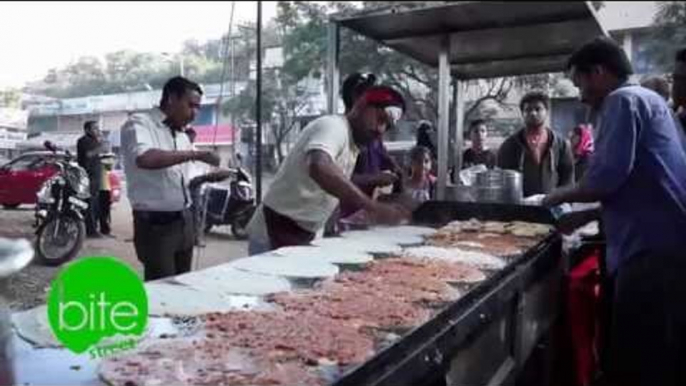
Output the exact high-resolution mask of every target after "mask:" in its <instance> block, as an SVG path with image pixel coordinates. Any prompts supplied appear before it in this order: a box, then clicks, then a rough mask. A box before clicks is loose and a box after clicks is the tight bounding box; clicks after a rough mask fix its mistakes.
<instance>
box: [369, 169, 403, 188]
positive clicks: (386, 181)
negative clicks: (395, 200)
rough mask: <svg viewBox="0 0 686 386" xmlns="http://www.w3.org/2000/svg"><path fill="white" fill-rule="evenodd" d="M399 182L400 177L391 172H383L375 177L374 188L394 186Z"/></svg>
mask: <svg viewBox="0 0 686 386" xmlns="http://www.w3.org/2000/svg"><path fill="white" fill-rule="evenodd" d="M397 180H398V176H397V175H396V174H394V173H392V172H389V171H383V172H381V173H378V174H376V175H375V176H374V186H388V185H393V184H394V183H395V182H396V181H397Z"/></svg>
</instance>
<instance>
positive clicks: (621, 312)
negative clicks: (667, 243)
mask: <svg viewBox="0 0 686 386" xmlns="http://www.w3.org/2000/svg"><path fill="white" fill-rule="evenodd" d="M614 280H615V281H614V294H613V302H612V315H611V325H610V331H609V345H610V348H609V352H608V358H607V359H608V378H609V381H610V383H611V384H612V385H621V386H626V385H629V386H631V385H641V386H644V385H645V386H648V385H650V386H677V385H679V386H681V385H686V251H683V254H681V253H674V254H673V256H666V255H661V254H643V255H640V256H635V257H633V258H632V259H630V260H629V261H628V262H627V263H625V264H624V265H623V266H621V267H620V268H619V270H618V272H617V274H616V277H615V279H614Z"/></svg>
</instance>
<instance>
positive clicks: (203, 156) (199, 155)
mask: <svg viewBox="0 0 686 386" xmlns="http://www.w3.org/2000/svg"><path fill="white" fill-rule="evenodd" d="M194 158H195V160H197V161H200V162H204V163H206V164H208V165H211V166H219V163H220V162H221V159H220V158H219V156H218V155H217V154H215V153H213V152H211V151H198V152H195V157H194Z"/></svg>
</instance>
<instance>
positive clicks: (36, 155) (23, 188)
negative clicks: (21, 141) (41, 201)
mask: <svg viewBox="0 0 686 386" xmlns="http://www.w3.org/2000/svg"><path fill="white" fill-rule="evenodd" d="M65 157H66V155H65V154H64V153H52V152H49V151H32V152H27V153H24V154H22V155H20V156H19V157H17V158H15V159H13V160H12V161H10V162H9V163H7V164H5V165H2V167H0V204H1V205H2V206H4V207H5V208H8V209H13V208H16V207H18V206H19V205H22V204H35V203H36V193H37V192H38V190H39V189H40V188H41V185H43V183H44V182H45V181H46V180H47V179H49V178H50V177H52V176H53V175H54V174H55V173H56V172H57V169H56V168H55V167H54V166H52V165H49V162H50V161H51V160H54V159H55V158H65ZM109 178H110V186H111V188H112V203H113V204H114V203H116V202H119V199H120V197H121V181H120V179H119V177H118V176H117V175H116V174H115V173H111V172H110V173H109Z"/></svg>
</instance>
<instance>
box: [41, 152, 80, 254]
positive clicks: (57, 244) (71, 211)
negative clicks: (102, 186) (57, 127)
mask: <svg viewBox="0 0 686 386" xmlns="http://www.w3.org/2000/svg"><path fill="white" fill-rule="evenodd" d="M45 147H46V148H47V149H48V150H50V151H52V152H53V153H57V151H58V149H57V147H56V146H55V145H53V144H52V143H50V142H49V141H46V143H45ZM65 155H66V156H65V157H64V158H63V159H60V158H56V159H55V161H52V162H51V164H52V165H53V166H55V167H56V168H57V170H58V171H57V174H55V175H54V176H53V177H51V178H50V179H48V180H47V181H45V183H43V185H42V186H41V189H40V190H39V191H38V193H37V194H36V195H37V199H38V200H37V204H36V213H35V217H36V223H35V225H34V226H35V227H36V257H37V259H38V261H39V262H41V263H43V264H45V265H49V266H57V265H60V264H62V263H64V262H66V261H69V260H71V259H72V258H73V257H74V256H76V254H77V253H78V252H79V250H80V249H81V247H82V246H83V240H84V238H85V236H86V225H85V216H86V211H87V210H88V199H89V198H90V191H89V180H88V174H87V173H86V171H85V170H84V169H83V168H82V167H80V166H79V165H78V164H77V163H76V161H75V159H74V156H73V155H72V154H71V153H70V152H69V151H68V150H67V151H66V152H65Z"/></svg>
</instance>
